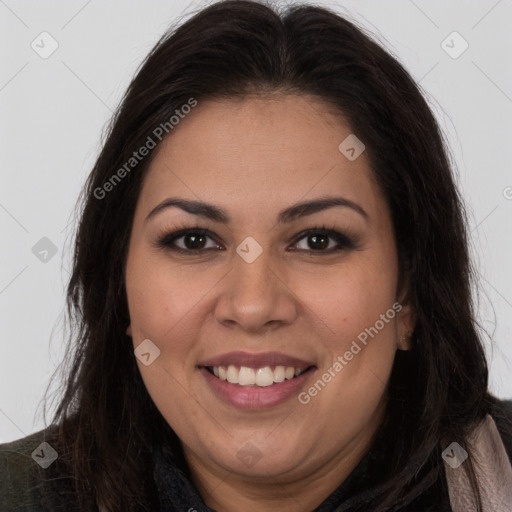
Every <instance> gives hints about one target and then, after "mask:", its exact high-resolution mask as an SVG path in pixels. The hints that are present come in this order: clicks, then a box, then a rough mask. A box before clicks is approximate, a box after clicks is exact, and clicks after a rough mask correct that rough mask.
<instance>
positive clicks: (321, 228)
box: [155, 224, 359, 255]
mask: <svg viewBox="0 0 512 512" xmlns="http://www.w3.org/2000/svg"><path fill="white" fill-rule="evenodd" d="M189 233H194V234H199V235H203V236H206V237H208V238H211V239H212V240H213V241H215V243H216V244H217V245H222V243H221V242H219V237H218V236H217V235H216V234H215V233H213V232H212V231H211V230H210V229H209V228H208V227H202V226H199V225H197V224H196V225H195V226H187V227H175V228H174V229H173V230H171V231H169V230H164V231H163V232H162V234H161V235H160V236H158V237H157V242H156V243H155V245H156V247H158V248H162V249H166V250H170V251H172V252H175V253H178V254H183V255H187V254H188V255H200V254H207V253H210V251H211V250H212V248H211V247H210V248H207V249H204V248H203V249H183V248H181V247H177V246H176V245H174V243H175V241H176V240H179V239H180V238H183V237H184V236H185V235H187V234H189ZM310 234H319V235H324V236H327V237H328V238H330V239H332V240H334V241H335V242H336V243H337V245H336V246H335V247H331V248H329V249H324V250H316V251H315V250H314V249H296V248H293V249H292V251H298V252H303V253H304V252H305V253H309V254H313V255H328V254H336V253H340V252H342V251H347V250H353V249H357V248H358V246H359V237H358V236H356V235H355V234H353V233H350V232H348V231H347V230H343V231H340V230H338V229H336V227H334V226H333V227H331V228H329V227H327V226H326V225H325V224H322V225H318V226H313V227H311V228H308V229H305V230H303V231H301V232H300V233H298V234H296V235H294V237H293V238H292V239H291V240H290V241H289V242H288V243H293V245H297V244H298V243H299V242H300V241H301V240H302V239H304V238H306V237H307V236H308V235H310ZM215 250H219V249H218V248H215ZM220 250H225V249H220Z"/></svg>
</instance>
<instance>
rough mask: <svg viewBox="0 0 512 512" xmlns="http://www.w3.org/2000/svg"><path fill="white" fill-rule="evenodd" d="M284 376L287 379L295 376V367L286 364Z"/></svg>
mask: <svg viewBox="0 0 512 512" xmlns="http://www.w3.org/2000/svg"><path fill="white" fill-rule="evenodd" d="M284 376H285V377H286V379H287V380H290V379H293V377H295V369H294V368H293V367H291V366H287V367H286V370H285V372H284Z"/></svg>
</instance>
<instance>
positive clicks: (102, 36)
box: [0, 0, 512, 442]
mask: <svg viewBox="0 0 512 512" xmlns="http://www.w3.org/2000/svg"><path fill="white" fill-rule="evenodd" d="M305 3H308V2H305ZM281 4H282V2H281ZM316 4H317V5H325V6H329V7H331V8H333V9H335V10H338V11H339V12H340V13H345V14H346V15H348V16H349V18H351V19H352V20H356V21H357V22H358V23H360V24H361V25H363V26H365V27H367V28H368V29H369V30H370V31H371V32H372V33H374V34H376V37H377V38H378V39H379V40H380V42H381V44H383V45H384V46H386V47H387V48H388V50H390V51H391V52H392V53H393V54H394V55H395V56H396V57H397V58H398V59H399V60H400V61H401V62H402V63H403V64H404V65H405V67H406V68H407V69H408V70H409V72H410V73H411V74H412V76H413V77H414V78H415V79H417V80H419V81H420V83H421V86H422V87H423V89H424V91H425V93H426V94H427V96H428V101H429V103H430V105H431V107H432V108H433V109H434V111H435V114H436V116H437V118H438V120H439V122H440V123H441V126H442V127H443V130H444V131H445V133H446V135H447V137H448V139H449V141H450V144H451V147H452V151H453V155H454V158H455V160H456V164H457V167H458V170H459V173H460V186H461V188H462V192H463V195H464V197H465V198H466V201H467V203H468V208H469V215H470V219H471V220H470V229H471V235H472V242H473V249H472V250H473V252H474V255H475V256H474V257H475V262H476V264H477V268H478V269H479V272H480V275H481V278H480V279H481V292H480V294H479V299H478V300H479V305H480V306H479V311H480V313H479V319H480V322H481V325H482V326H483V327H484V328H485V329H486V330H487V331H488V332H489V333H490V335H491V338H492V340H493V342H492V344H491V342H490V341H489V340H487V339H486V345H487V350H488V353H489V359H490V366H491V389H492V391H493V392H494V393H495V394H497V395H498V396H499V397H502V398H510V397H512V379H511V378H510V376H511V374H512V371H511V369H512V363H511V361H512V347H511V325H512V272H511V270H510V261H511V256H512V242H511V237H510V235H511V233H512V229H511V228H512V220H511V219H512V200H511V199H512V188H507V187H512V173H511V171H510V163H511V161H512V158H511V156H512V141H511V133H512V66H511V64H512V59H511V54H512V51H511V50H512V42H511V36H510V33H511V30H512V0H500V1H497V0H480V1H468V0H464V1H462V0H460V1H451V2H446V1H443V0H437V1H434V0H428V1H427V0H414V1H409V0H393V1H390V0H388V1H382V0H375V1H369V0H358V1H342V2H339V3H335V2H328V1H319V2H316ZM203 5H205V3H204V2H200V1H195V2H193V4H191V3H190V2H177V1H167V2H165V1H153V2H142V1H134V0H130V1H123V2H120V1H110V2H100V1H98V0H90V1H87V0H84V1H80V2H76V1H63V0H61V1H49V0H45V1H42V0H31V1H21V0H18V1H15V0H0V52H1V54H0V130H1V134H0V233H1V234H2V240H3V242H2V245H1V249H0V332H1V341H0V348H1V351H0V442H6V441H10V440H14V439H18V438H20V437H23V436H25V435H28V434H29V433H31V432H35V431H36V430H40V429H41V428H44V423H43V418H42V414H41V412H42V407H41V405H40V402H41V400H42V398H43V394H44V391H45V389H46V386H47V384H48V382H49V378H50V375H51V373H52V372H53V371H54V370H55V368H56V367H57V365H58V363H59V361H60V360H61V358H62V356H63V350H64V346H65V345H64V336H63V332H62V313H63V311H64V289H65V286H66V283H67V280H68V278H69V273H68V269H69V261H70V250H69V249H70V241H71V236H72V234H73V229H74V224H73V222H72V211H73V208H74V207H75V203H76V200H77V197H78V193H79V190H80V187H81V186H82V184H83V182H84V180H85V178H86V176H87V174H88V172H89V171H90V169H91V168H92V165H93V163H94V161H95V158H96V156H97V154H98V151H99V148H100V137H101V133H102V131H103V129H104V127H105V125H106V123H107V121H108V120H109V118H110V117H111V115H112V111H113V110H114V109H115V107H116V106H117V104H118V102H119V100H120V98H121V95H122V93H123V92H124V90H125V88H126V87H127V85H128V81H129V80H130V78H131V77H132V75H133V73H134V72H135V70H136V68H137V66H138V65H139V64H140V62H141V60H142V59H143V58H144V57H145V55H146V54H147V53H148V52H149V50H150V49H151V48H152V46H153V45H154V43H156V41H157V40H158V38H159V37H160V36H161V34H162V33H163V32H164V31H165V30H166V29H167V28H168V27H169V26H170V25H171V24H172V23H174V22H177V21H179V20H180V19H182V17H183V16H184V15H187V14H188V13H190V12H191V11H193V10H195V9H197V8H199V7H201V6H203ZM43 31H47V32H48V33H49V34H51V36H52V37H53V38H54V39H55V40H56V41H57V42H58V45H59V46H58V48H57V50H56V51H55V52H54V53H53V54H52V55H51V56H50V57H48V58H47V59H43V58H41V57H40V56H39V55H38V54H37V53H36V52H35V51H34V50H33V49H32V48H31V43H32V41H34V40H36V43H37V41H38V40H39V39H37V38H38V36H39V34H41V32H43ZM453 31H457V32H458V33H460V35H461V36H462V37H463V38H464V39H465V40H466V41H467V42H468V43H469V48H468V49H467V51H465V52H464V53H463V54H462V55H461V56H460V57H458V58H457V59H453V58H451V57H450V56H449V55H448V54H447V53H446V52H445V51H444V49H443V48H442V46H441V43H442V41H443V40H445V39H446V37H447V36H448V35H449V34H451V33H452V32H453ZM450 41H451V39H449V40H448V44H451V45H454V47H455V49H457V48H460V46H457V45H459V42H458V41H457V40H456V39H455V40H454V42H453V43H450ZM40 44H41V43H40ZM46 48H48V46H46ZM507 191H508V198H509V199H507ZM42 237H48V238H49V239H50V240H51V241H52V243H53V244H55V246H56V248H57V253H56V255H55V256H54V257H53V258H51V259H49V260H48V261H47V262H46V263H44V262H41V261H40V260H39V259H38V258H37V257H36V256H35V255H34V254H33V252H32V247H33V246H34V245H35V244H36V243H37V242H38V241H39V240H40V239H41V238H42ZM463 343H464V340H461V346H463Z"/></svg>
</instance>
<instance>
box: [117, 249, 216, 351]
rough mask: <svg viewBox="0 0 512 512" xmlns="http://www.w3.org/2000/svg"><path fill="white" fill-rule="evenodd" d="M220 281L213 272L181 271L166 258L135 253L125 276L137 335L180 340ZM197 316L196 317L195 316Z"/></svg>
mask: <svg viewBox="0 0 512 512" xmlns="http://www.w3.org/2000/svg"><path fill="white" fill-rule="evenodd" d="M216 281H218V277H216V275H214V273H213V272H210V273H208V272H199V273H198V272H197V271H196V270H195V269H190V268H184V267H183V268H180V267H179V266H176V264H175V263H174V264H172V263H170V262H169V260H168V259H167V258H166V257H165V256H160V255H158V256H157V257H155V256H154V255H151V256H145V255H144V254H141V253H137V252H136V251H134V253H133V254H132V255H131V256H130V258H129V260H128V264H127V272H126V291H127V297H128V307H129V313H130V319H131V325H132V330H133V332H134V342H135V341H140V340H139V339H138V338H137V335H136V333H137V332H138V333H139V337H140V336H144V337H147V338H150V339H155V340H160V341H161V342H164V340H169V339H171V338H176V337H179V332H178V331H180V330H182V329H184V328H185V325H186V324H187V320H188V318H190V317H191V316H194V314H195V312H197V311H199V310H200V304H201V301H202V300H204V296H205V294H206V293H207V291H208V290H210V289H211V288H212V287H213V286H214V284H215V282H216ZM196 314H197V313H196Z"/></svg>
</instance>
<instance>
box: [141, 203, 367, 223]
mask: <svg viewBox="0 0 512 512" xmlns="http://www.w3.org/2000/svg"><path fill="white" fill-rule="evenodd" d="M335 206H341V207H344V208H351V209H352V210H354V211H355V212H357V213H359V214H360V215H361V216H362V217H364V219H365V220H366V221H368V220H369V219H370V217H369V215H368V213H366V211H365V210H364V209H363V207H362V206H360V205H359V204H357V203H355V202H354V201H351V200H350V199H346V198H344V197H321V198H318V199H314V200H312V201H305V202H302V203H295V204H294V205H292V206H290V207H288V208H285V209H284V210H282V211H281V212H280V213H279V215H278V217H277V221H278V223H279V224H288V223H290V222H293V221H294V220H296V219H298V218H301V217H306V216H307V215H312V214H314V213H317V212H319V211H322V210H326V209H328V208H333V207H335ZM171 207H177V208H180V209H181V210H183V211H185V212H187V213H190V214H192V215H199V216H201V217H205V218H207V219H211V220H213V221H216V222H221V223H223V224H229V223H230V222H231V217H230V216H229V214H228V213H227V212H226V211H225V210H223V209H222V208H220V207H218V206H215V205H213V204H210V203H206V202H204V201H193V200H190V199H181V198H178V197H169V198H167V199H165V200H164V201H162V202H161V203H160V204H158V205H157V206H155V207H154V208H153V209H152V210H151V211H150V212H149V214H148V215H147V217H146V219H145V221H144V222H147V221H148V220H149V219H150V218H152V217H154V216H155V215H156V214H157V213H159V212H161V211H163V210H165V209H167V208H171Z"/></svg>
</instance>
